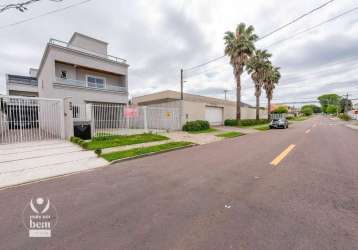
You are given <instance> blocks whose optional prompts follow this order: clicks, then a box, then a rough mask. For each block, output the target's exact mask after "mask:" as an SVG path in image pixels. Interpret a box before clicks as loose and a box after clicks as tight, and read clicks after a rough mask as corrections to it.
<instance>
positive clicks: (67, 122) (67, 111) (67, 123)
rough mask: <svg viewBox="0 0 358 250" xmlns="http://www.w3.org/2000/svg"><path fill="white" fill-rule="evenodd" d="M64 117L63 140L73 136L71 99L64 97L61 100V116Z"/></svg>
mask: <svg viewBox="0 0 358 250" xmlns="http://www.w3.org/2000/svg"><path fill="white" fill-rule="evenodd" d="M62 115H63V116H64V123H63V125H64V135H65V139H69V138H70V137H71V136H73V113H72V97H65V98H64V99H63V114H62Z"/></svg>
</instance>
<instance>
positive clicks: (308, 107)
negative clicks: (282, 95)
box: [301, 105, 313, 116]
mask: <svg viewBox="0 0 358 250" xmlns="http://www.w3.org/2000/svg"><path fill="white" fill-rule="evenodd" d="M301 113H303V114H304V115H305V116H310V115H312V114H313V108H312V105H305V106H303V107H302V108H301Z"/></svg>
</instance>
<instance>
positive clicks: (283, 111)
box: [272, 106, 288, 114]
mask: <svg viewBox="0 0 358 250" xmlns="http://www.w3.org/2000/svg"><path fill="white" fill-rule="evenodd" d="M272 113H273V114H287V113H288V109H287V107H285V106H280V107H277V108H276V109H275V110H274V111H272Z"/></svg>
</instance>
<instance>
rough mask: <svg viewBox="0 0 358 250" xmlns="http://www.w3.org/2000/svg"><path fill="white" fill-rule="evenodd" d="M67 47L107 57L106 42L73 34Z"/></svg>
mask: <svg viewBox="0 0 358 250" xmlns="http://www.w3.org/2000/svg"><path fill="white" fill-rule="evenodd" d="M69 47H75V48H82V49H85V50H88V51H93V52H95V53H98V54H102V55H107V47H108V45H107V43H106V42H103V41H100V40H97V39H94V38H92V37H88V36H86V35H83V34H79V33H74V34H73V36H72V38H71V40H70V42H69Z"/></svg>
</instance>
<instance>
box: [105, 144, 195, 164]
mask: <svg viewBox="0 0 358 250" xmlns="http://www.w3.org/2000/svg"><path fill="white" fill-rule="evenodd" d="M192 144H193V143H191V142H185V141H179V142H169V143H164V144H160V145H156V146H150V147H142V148H133V149H129V150H125V151H119V152H113V153H108V154H103V155H102V157H103V158H104V159H106V160H107V161H114V160H119V159H124V158H129V157H135V156H139V155H144V154H149V153H156V152H161V151H166V150H170V149H175V148H180V147H185V146H189V145H192Z"/></svg>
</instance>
